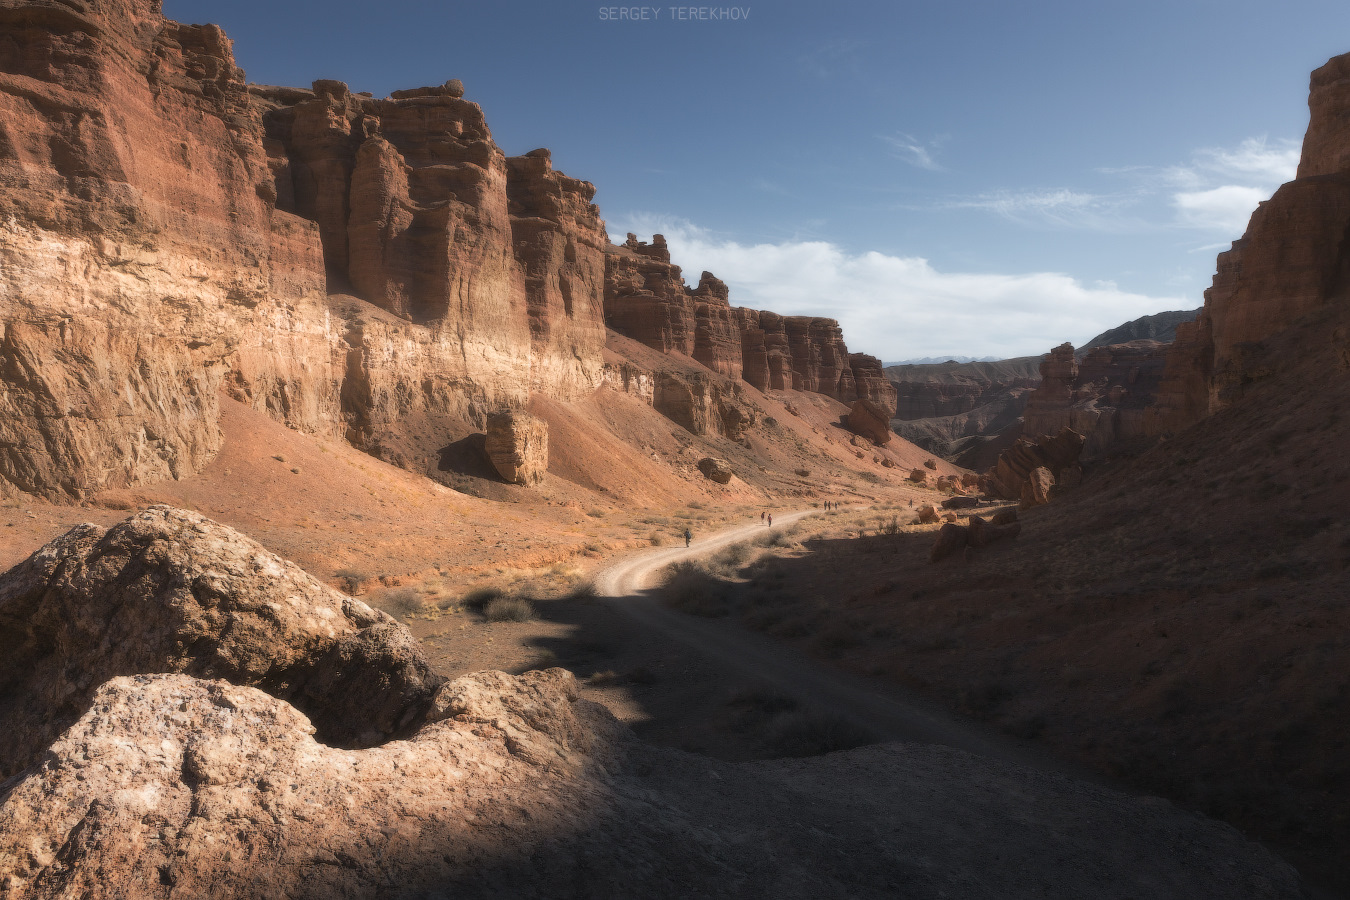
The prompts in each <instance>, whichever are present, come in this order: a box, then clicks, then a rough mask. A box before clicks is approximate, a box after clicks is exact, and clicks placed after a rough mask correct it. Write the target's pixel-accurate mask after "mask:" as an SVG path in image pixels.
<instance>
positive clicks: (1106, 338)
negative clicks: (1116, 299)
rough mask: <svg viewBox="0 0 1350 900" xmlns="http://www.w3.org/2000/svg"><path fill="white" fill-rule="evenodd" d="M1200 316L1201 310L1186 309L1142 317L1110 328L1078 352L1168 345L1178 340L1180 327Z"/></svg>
mask: <svg viewBox="0 0 1350 900" xmlns="http://www.w3.org/2000/svg"><path fill="white" fill-rule="evenodd" d="M1199 315H1200V310H1199V309H1186V310H1174V311H1169V312H1160V313H1155V314H1154V315H1151V316H1141V317H1140V318H1138V319H1135V320H1133V321H1131V322H1126V323H1125V324H1124V325H1117V326H1116V327H1115V328H1108V329H1107V330H1106V331H1103V332H1102V333H1101V334H1099V335H1097V336H1096V337H1095V338H1093V339H1092V340H1090V341H1088V342H1087V343H1086V344H1084V345H1083V346H1082V347H1080V348H1079V351H1078V352H1079V353H1080V354H1082V353H1085V352H1086V351H1088V350H1091V349H1092V348H1093V347H1109V346H1111V345H1112V344H1128V343H1130V342H1131V341H1158V342H1159V343H1162V344H1168V343H1171V342H1172V341H1173V340H1175V339H1176V336H1177V326H1178V325H1180V324H1181V323H1183V322H1194V321H1195V319H1196V317H1197V316H1199Z"/></svg>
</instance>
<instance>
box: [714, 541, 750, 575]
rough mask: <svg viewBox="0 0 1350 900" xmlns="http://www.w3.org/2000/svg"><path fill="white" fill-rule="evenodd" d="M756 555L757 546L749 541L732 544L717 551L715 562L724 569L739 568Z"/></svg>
mask: <svg viewBox="0 0 1350 900" xmlns="http://www.w3.org/2000/svg"><path fill="white" fill-rule="evenodd" d="M754 555H755V548H754V547H753V546H752V545H751V544H750V542H749V541H740V542H739V543H735V544H730V545H728V546H726V547H723V548H722V549H721V550H719V551H717V555H716V556H714V557H713V562H714V563H715V564H716V565H717V566H719V567H721V568H724V569H739V568H741V567H742V566H744V565H745V564H746V563H747V562H749V561H750V559H751V557H753V556H754Z"/></svg>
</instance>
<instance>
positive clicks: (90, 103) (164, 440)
mask: <svg viewBox="0 0 1350 900" xmlns="http://www.w3.org/2000/svg"><path fill="white" fill-rule="evenodd" d="M4 9H5V10H7V12H5V13H4V15H3V18H0V122H2V123H3V125H0V208H3V209H4V210H5V211H6V216H5V220H4V221H3V222H0V352H2V353H3V357H0V359H3V365H0V494H3V495H12V494H14V493H15V492H19V491H22V492H27V493H31V494H37V495H41V496H44V497H47V498H49V499H53V500H61V499H66V500H69V499H82V498H85V497H87V496H89V495H90V494H92V493H95V492H97V491H99V490H102V489H105V488H111V487H125V486H129V485H132V484H137V483H142V482H149V481H155V480H160V479H167V478H183V477H186V476H189V475H191V474H193V473H195V472H196V471H198V470H200V468H201V467H202V466H203V465H204V464H205V463H206V462H207V461H208V460H209V459H211V458H212V456H213V455H214V454H215V452H216V451H217V449H218V447H219V444H220V436H219V433H218V428H217V420H218V415H219V413H218V408H217V394H218V391H220V390H222V389H223V390H226V391H227V392H228V393H229V394H230V395H231V396H232V397H234V398H235V399H237V400H239V401H241V402H244V403H247V404H249V405H251V406H252V407H254V408H255V409H259V410H264V411H266V412H267V413H268V414H270V415H272V416H274V417H276V418H277V419H279V420H282V421H284V422H285V423H286V424H288V425H290V426H292V427H294V428H296V429H299V430H301V431H305V432H310V433H321V434H325V435H329V436H333V437H340V438H345V439H346V440H348V441H350V442H351V443H352V444H354V445H355V446H357V447H359V448H361V449H363V450H365V451H367V452H370V453H372V454H374V455H376V456H379V457H381V458H383V459H385V460H387V461H390V462H393V463H395V464H398V465H403V466H405V467H408V468H410V469H413V470H417V471H427V470H428V469H430V470H431V472H432V474H434V473H435V466H434V465H430V462H431V461H432V460H434V459H435V457H436V452H437V450H439V449H440V448H441V447H443V446H444V445H445V443H446V442H447V440H448V439H453V438H454V437H457V436H463V435H465V434H467V433H471V432H474V431H481V429H482V428H483V426H484V425H485V422H486V418H487V415H488V414H489V412H491V411H492V410H496V409H502V408H510V409H522V408H524V407H525V405H526V404H527V402H528V400H529V398H530V396H531V395H532V394H536V395H540V396H543V397H545V398H551V399H560V400H574V399H579V398H581V397H583V396H586V395H588V394H589V392H590V391H592V390H593V389H594V388H595V387H597V386H598V385H599V383H600V380H601V367H602V360H601V351H602V347H603V344H604V340H605V317H606V304H607V303H608V306H609V309H608V315H609V318H610V320H611V322H612V324H613V326H614V327H615V328H616V329H618V330H620V331H622V332H624V333H628V334H633V335H635V336H637V337H638V338H639V339H640V340H641V341H643V342H644V343H647V344H649V345H650V346H654V347H657V348H658V349H661V350H662V351H663V352H679V353H684V354H686V355H688V356H689V357H690V358H691V359H694V360H697V361H698V362H700V363H703V364H704V365H706V366H707V367H708V368H710V369H712V370H713V371H714V372H717V373H720V374H722V375H725V376H728V377H732V378H741V377H743V376H745V375H746V374H747V372H746V365H745V363H744V359H743V353H744V350H745V348H746V347H747V346H749V345H751V344H756V340H758V343H757V344H756V346H758V347H759V348H761V350H760V351H756V352H757V353H758V354H759V355H758V356H756V366H757V367H755V368H754V370H753V372H751V373H750V375H751V380H752V383H754V384H756V385H757V386H763V387H768V386H769V385H770V384H771V383H773V384H777V385H778V386H780V387H796V388H798V389H802V390H820V391H823V392H825V393H828V394H830V395H831V396H835V397H839V398H840V399H842V400H844V401H846V402H851V401H852V400H853V399H854V398H855V397H857V396H867V397H870V398H871V399H874V400H877V401H878V402H882V403H885V402H886V401H887V399H888V395H887V387H886V386H885V385H884V384H878V383H877V381H876V379H875V378H874V377H873V376H874V368H873V367H872V366H871V364H870V363H868V362H867V360H853V361H850V358H849V356H848V353H847V349H846V348H845V347H844V345H843V341H842V338H841V337H840V335H839V329H838V325H837V323H834V322H833V321H832V320H828V319H810V318H801V319H783V318H782V317H772V316H768V317H767V318H769V320H770V322H769V328H768V330H769V332H772V333H771V334H770V333H768V332H765V333H764V334H762V335H760V336H759V337H758V338H757V339H756V338H755V337H754V336H753V335H752V333H753V332H757V331H759V330H763V329H762V326H763V324H764V323H762V322H761V321H760V317H759V316H758V314H754V315H752V314H751V313H750V311H744V310H737V309H734V308H732V307H731V306H730V305H729V302H728V296H727V289H726V285H724V284H723V283H722V282H721V281H719V280H718V279H717V278H715V277H714V276H713V275H711V274H710V273H705V275H704V277H703V278H702V279H701V280H700V282H699V285H698V286H697V287H696V288H694V289H692V290H690V289H687V288H686V287H685V285H684V283H683V280H682V278H681V277H680V272H679V268H678V267H677V266H673V265H671V264H670V260H669V254H668V253H667V252H666V251H665V248H664V242H661V241H657V242H656V243H655V244H654V245H653V246H651V247H647V246H646V245H641V246H638V245H637V244H636V242H635V241H630V242H629V243H628V244H627V245H625V246H624V247H617V248H616V247H611V246H610V245H609V243H608V240H607V238H606V234H605V230H604V225H603V223H602V222H601V220H600V217H599V211H598V209H597V208H596V206H595V205H594V204H593V203H592V202H591V201H592V199H593V197H594V193H595V188H594V186H593V185H591V184H589V183H588V182H585V181H580V180H578V179H575V178H570V177H568V176H566V175H564V174H562V173H560V172H557V171H555V170H554V169H553V168H552V164H551V160H550V156H549V153H548V151H547V150H535V151H532V152H530V153H527V154H525V155H523V156H517V157H508V156H506V155H505V154H504V153H503V152H502V150H501V149H500V148H499V147H497V145H496V144H495V143H494V142H493V139H492V135H491V132H490V131H489V129H488V127H487V124H486V121H485V119H484V116H483V112H482V110H481V109H480V108H479V107H478V106H477V105H476V104H474V103H472V102H470V101H468V100H466V99H465V98H464V96H463V95H464V88H463V85H462V84H460V83H459V82H457V81H451V82H447V83H446V84H445V85H443V86H439V87H425V88H417V89H413V90H406V91H396V92H394V93H393V94H392V95H391V96H389V97H385V98H375V97H372V96H370V95H368V94H361V93H354V92H352V91H351V90H350V89H348V87H347V86H346V85H345V84H343V83H342V82H338V81H332V80H322V81H317V82H314V84H313V85H312V86H311V87H309V88H286V87H271V86H265V85H248V84H246V83H245V80H244V73H243V72H242V71H241V70H240V69H239V68H238V67H237V66H236V65H235V62H234V56H233V51H232V45H231V43H230V41H229V40H228V38H226V37H225V35H224V33H223V32H222V31H221V30H220V29H219V28H217V27H215V26H196V25H181V24H179V23H176V22H173V21H171V20H169V19H166V18H164V16H163V15H162V14H161V12H160V9H159V3H158V2H157V0H98V2H92V0H91V2H85V0H71V2H69V3H66V2H54V0H7V2H6V4H5V6H4ZM607 294H608V298H607V296H606V295H607ZM771 356H772V359H771V358H770V357H771ZM855 370H856V371H855ZM859 383H861V384H862V388H861V390H859V389H858V388H857V385H858V384H859ZM731 430H733V431H734V430H735V428H734V426H732V427H731Z"/></svg>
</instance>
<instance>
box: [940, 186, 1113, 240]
mask: <svg viewBox="0 0 1350 900" xmlns="http://www.w3.org/2000/svg"><path fill="white" fill-rule="evenodd" d="M1130 202H1131V198H1130V197H1129V196H1126V195H1120V194H1094V193H1089V192H1087V191H1075V190H1070V189H1068V188H1054V189H1050V190H1041V191H1035V190H1031V191H990V192H988V193H983V194H976V195H974V196H972V197H954V198H950V199H948V200H943V201H940V202H939V203H938V207H939V208H940V209H982V210H986V211H988V212H991V213H995V214H996V215H999V216H1002V217H1003V218H1005V219H1008V220H1010V221H1013V222H1017V223H1019V224H1022V225H1051V226H1063V227H1068V228H1084V227H1088V228H1095V229H1100V230H1110V229H1112V228H1116V227H1121V226H1123V225H1124V224H1125V223H1126V220H1125V219H1124V218H1123V216H1122V212H1123V210H1124V208H1125V207H1126V206H1128V205H1129V203H1130Z"/></svg>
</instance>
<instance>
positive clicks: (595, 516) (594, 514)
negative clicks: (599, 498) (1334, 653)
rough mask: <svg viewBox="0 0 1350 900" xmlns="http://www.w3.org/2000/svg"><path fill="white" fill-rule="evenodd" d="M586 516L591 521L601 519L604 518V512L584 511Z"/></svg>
mask: <svg viewBox="0 0 1350 900" xmlns="http://www.w3.org/2000/svg"><path fill="white" fill-rule="evenodd" d="M586 515H588V516H590V517H591V518H592V519H603V518H604V517H605V511H604V510H603V509H588V510H586Z"/></svg>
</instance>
